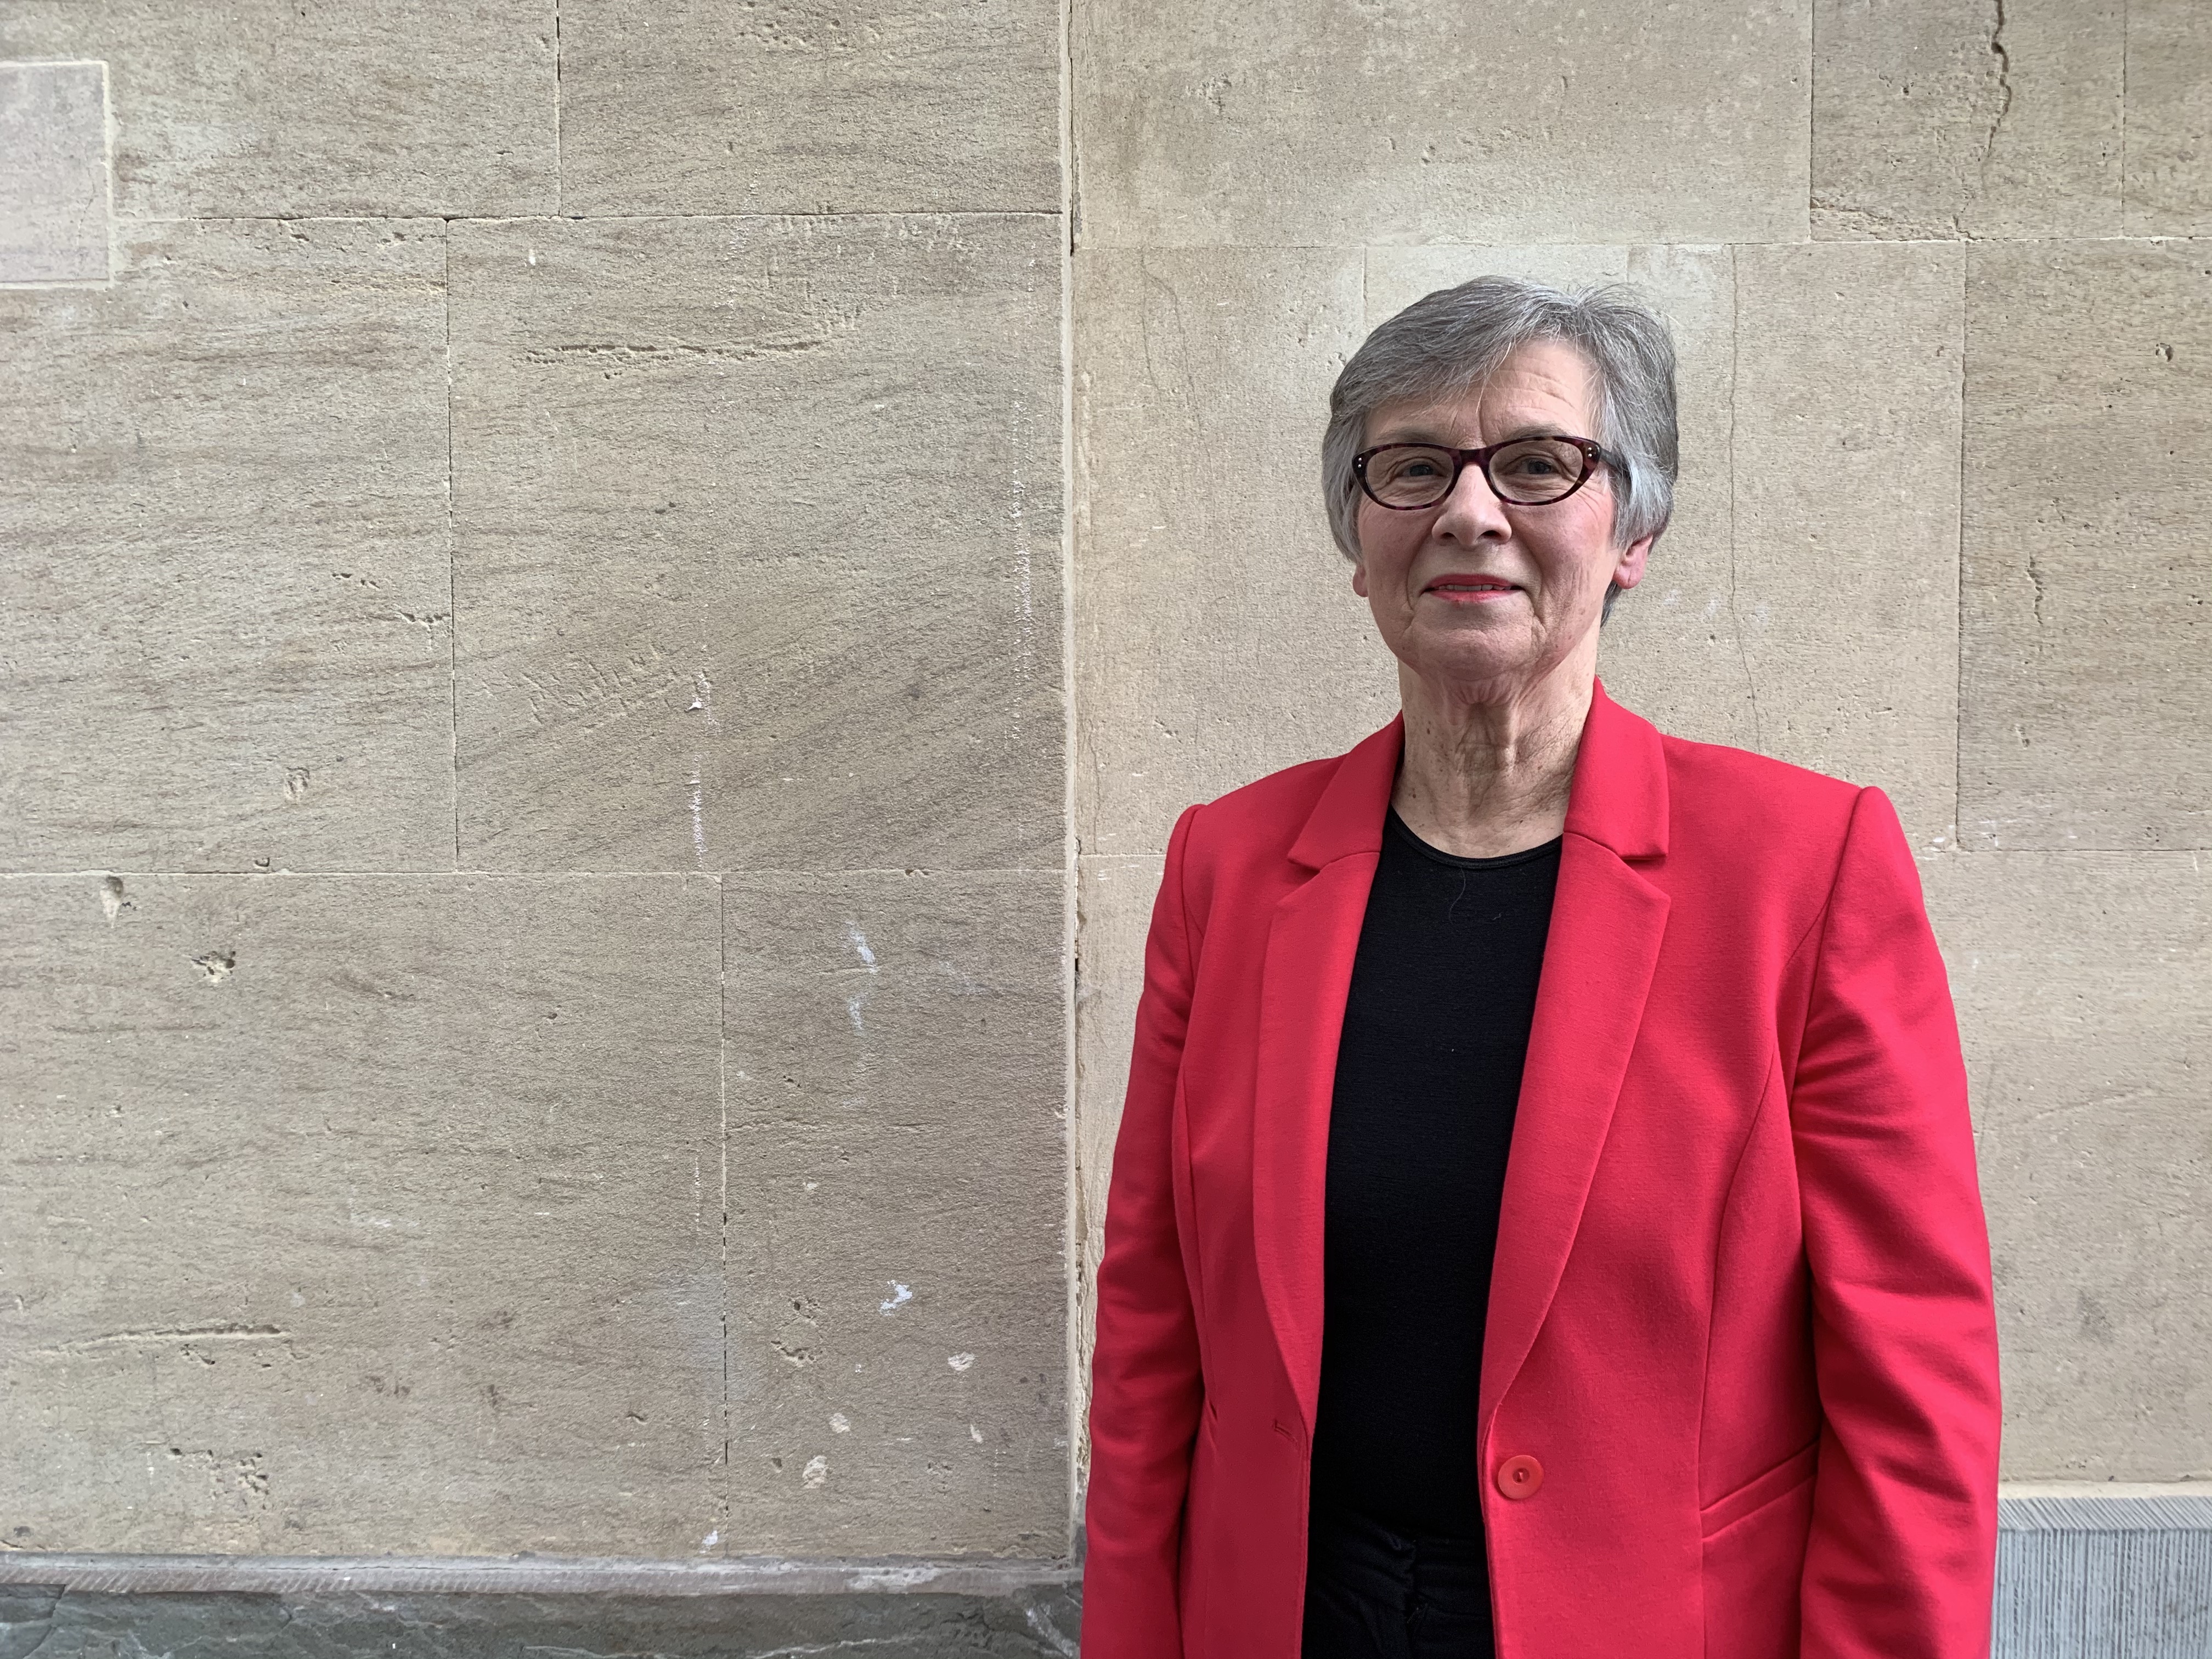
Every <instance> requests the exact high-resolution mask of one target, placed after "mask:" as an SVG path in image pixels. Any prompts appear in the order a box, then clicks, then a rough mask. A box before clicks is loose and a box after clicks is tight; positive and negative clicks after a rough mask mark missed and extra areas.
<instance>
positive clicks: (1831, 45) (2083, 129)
mask: <svg viewBox="0 0 2212 1659" xmlns="http://www.w3.org/2000/svg"><path fill="white" fill-rule="evenodd" d="M2129 9H2130V8H2129V4H2128V3H2127V0H1915V3H1913V4H1911V5H1905V6H1899V5H1897V4H1894V3H1889V0H1814V23H1813V27H1814V43H1815V44H1814V54H1813V234H1814V235H1815V236H1816V237H1841V238H1854V237H1874V238H1893V239H1898V240H1918V239H1923V238H1929V237H1960V236H1967V237H1988V236H2110V235H2116V234H2118V233H2119V230H2120V197H2121V179H2120V168H2121V156H2122V152H2123V149H2124V147H2126V146H2127V145H2131V143H2132V142H2133V140H2132V134H2131V133H2130V137H2129V138H2128V139H2126V140H2123V137H2122V129H2123V126H2124V125H2132V124H2131V122H2124V119H2123V116H2122V112H2121V97H2122V92H2123V88H2125V89H2126V91H2127V93H2128V97H2129V102H2130V112H2132V105H2133V101H2134V96H2133V94H2134V88H2133V87H2132V84H2131V83H2130V80H2129V77H2128V73H2127V64H2126V58H2127V44H2126V43H2127V40H2128V38H2129V34H2128V30H2129V24H2128V21H2127V15H2128V12H2129Z"/></svg>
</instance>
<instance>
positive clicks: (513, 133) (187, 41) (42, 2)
mask: <svg viewBox="0 0 2212 1659" xmlns="http://www.w3.org/2000/svg"><path fill="white" fill-rule="evenodd" d="M554 11H555V0H350V3H346V4H342V5H341V4H306V3H295V0H227V3H225V4H223V5H221V6H210V5H205V4H202V3H197V0H106V3H102V4H100V5H87V4H83V3H81V0H9V5H8V6H7V7H6V9H4V10H0V58H97V59H101V60H104V61H105V62H106V64H107V65H108V72H109V86H110V88H111V96H112V100H113V107H114V114H115V204H116V211H117V212H118V214H120V215H121V216H124V217H125V218H134V219H170V218H191V217H204V218H217V217H223V216H238V217H246V216H263V215H282V216H291V215H302V214H354V215H391V216H403V217H404V216H412V215H418V214H469V213H538V212H546V211H550V210H551V209H552V208H553V207H554V206H555V205H556V199H557V198H556V193H555V173H556V165H557V163H556V153H557V148H558V141H557V138H556V131H555V125H556V114H557V109H558V91H557V87H556V70H555V65H554V53H555V48H554Z"/></svg>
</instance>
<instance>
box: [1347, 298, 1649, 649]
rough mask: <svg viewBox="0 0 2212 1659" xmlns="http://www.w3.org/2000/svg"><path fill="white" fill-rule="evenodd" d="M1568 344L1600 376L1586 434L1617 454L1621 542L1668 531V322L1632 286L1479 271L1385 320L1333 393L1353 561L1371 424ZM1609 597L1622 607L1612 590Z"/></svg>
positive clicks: (1616, 515) (1616, 537) (1616, 538)
mask: <svg viewBox="0 0 2212 1659" xmlns="http://www.w3.org/2000/svg"><path fill="white" fill-rule="evenodd" d="M1538 340H1560V341H1564V342H1565V343H1567V344H1568V345H1571V346H1572V347H1574V348H1575V349H1577V351H1579V352H1580V353H1581V354H1582V356H1583V359H1584V361H1586V362H1588V363H1589V366H1590V368H1591V369H1592V371H1593V372H1594V374H1595V379H1596V382H1597V410H1596V420H1597V430H1596V431H1595V432H1592V433H1589V434H1588V436H1589V437H1592V438H1595V439H1596V440H1597V441H1598V442H1600V443H1601V444H1603V445H1604V446H1605V447H1606V448H1607V450H1609V451H1610V452H1611V453H1613V454H1614V455H1616V456H1618V457H1619V458H1620V460H1621V463H1622V465H1624V466H1625V467H1626V471H1627V474H1628V477H1627V479H1626V489H1623V488H1621V487H1620V485H1621V480H1620V479H1619V478H1618V477H1616V478H1615V480H1614V489H1613V544H1614V545H1615V546H1618V547H1626V546H1627V545H1628V544H1630V543H1631V542H1634V541H1638V540H1640V539H1641V538H1644V537H1645V536H1655V537H1656V536H1657V535H1658V534H1660V533H1661V532H1662V531H1664V530H1665V529H1666V528H1667V523H1668V520H1669V519H1671V518H1672V517H1673V516H1674V475H1675V472H1676V471H1677V469H1678V467H1679V466H1680V444H1679V441H1678V440H1677V437H1676V434H1675V426H1674V337H1673V336H1672V335H1670V334H1669V333H1668V329H1667V324H1666V322H1665V320H1664V319H1662V318H1661V317H1660V316H1659V314H1658V313H1656V312H1655V311H1653V310H1652V309H1651V307H1650V306H1649V305H1647V304H1646V303H1645V302H1644V298H1643V295H1641V294H1639V293H1638V291H1637V290H1636V289H1633V288H1631V287H1629V286H1628V285H1626V283H1601V284H1598V285H1596V286H1594V287H1589V288H1583V289H1560V288H1553V287H1550V286H1548V285H1547V284H1545V283H1532V282H1527V281H1524V280H1522V278H1520V277H1517V276H1477V277H1475V278H1474V280H1473V281H1471V282H1465V283H1461V284H1460V285H1459V286H1458V287H1456V288H1444V289H1437V291H1436V292H1435V293H1433V294H1431V295H1427V296H1425V298H1422V299H1419V300H1416V301H1413V304H1412V305H1409V306H1407V307H1406V308H1405V309H1404V310H1403V311H1401V312H1400V313H1398V314H1397V315H1396V316H1395V317H1393V318H1391V319H1389V320H1388V321H1387V322H1384V323H1383V324H1382V325H1380V326H1378V327H1377V328H1376V330H1375V331H1374V332H1373V333H1371V334H1370V335H1369V336H1368V337H1367V339H1366V342H1365V343H1364V344H1363V345H1361V347H1360V348H1359V349H1358V350H1357V351H1355V352H1353V353H1352V361H1351V362H1347V363H1346V364H1345V366H1344V372H1343V373H1342V374H1339V375H1338V376H1337V377H1336V386H1335V389H1334V391H1332V392H1330V393H1329V398H1328V431H1327V433H1326V434H1325V435H1323V436H1322V445H1321V456H1322V490H1323V492H1324V495H1325V497H1326V499H1327V501H1328V527H1329V530H1330V532H1331V533H1332V534H1334V536H1335V538H1336V544H1337V546H1338V547H1339V548H1340V549H1342V550H1343V552H1344V556H1345V557H1346V558H1348V559H1351V560H1353V561H1354V562H1357V561H1358V557H1359V530H1358V514H1359V496H1360V491H1359V480H1358V478H1357V477H1355V476H1353V473H1352V457H1353V456H1354V455H1356V454H1358V453H1359V451H1360V449H1361V447H1363V446H1364V442H1365V439H1366V434H1367V422H1368V421H1369V419H1370V417H1371V416H1373V415H1374V414H1375V412H1376V410H1379V409H1382V408H1383V407H1385V406H1386V405H1388V404H1395V403H1399V402H1401V401H1404V400H1405V399H1407V398H1435V397H1449V396H1453V395H1455V394H1458V393H1460V392H1466V391H1468V390H1469V389H1471V388H1472V387H1474V386H1476V385H1477V384H1479V383H1480V382H1481V381H1482V380H1485V379H1486V378H1488V376H1489V375H1490V374H1492V372H1493V371H1495V370H1496V369H1497V368H1498V366H1499V365H1500V364H1501V363H1503V362H1504V361H1505V359H1506V358H1507V357H1509V356H1511V355H1512V354H1513V353H1514V352H1515V351H1516V350H1517V349H1520V348H1521V347H1522V346H1524V345H1527V344H1529V343H1532V342H1534V341H1538ZM1617 591H1618V590H1608V591H1607V594H1606V609H1607V611H1611V610H1612V608H1613V595H1614V592H1617Z"/></svg>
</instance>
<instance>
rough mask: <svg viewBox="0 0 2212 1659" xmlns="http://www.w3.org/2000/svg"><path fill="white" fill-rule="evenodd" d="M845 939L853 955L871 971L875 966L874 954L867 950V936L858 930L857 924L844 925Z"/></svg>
mask: <svg viewBox="0 0 2212 1659" xmlns="http://www.w3.org/2000/svg"><path fill="white" fill-rule="evenodd" d="M845 938H846V940H847V942H848V943H849V944H850V945H852V947H853V951H854V954H855V955H856V956H858V957H860V960H861V961H862V962H863V963H866V965H867V967H868V968H869V969H870V970H871V971H872V970H873V969H874V968H875V965H876V953H875V952H874V951H872V950H870V949H869V948H868V936H867V935H866V933H862V932H861V931H860V927H859V926H858V925H857V924H855V923H853V922H849V921H848V922H847V923H846V924H845Z"/></svg>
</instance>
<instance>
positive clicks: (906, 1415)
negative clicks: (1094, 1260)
mask: <svg viewBox="0 0 2212 1659" xmlns="http://www.w3.org/2000/svg"><path fill="white" fill-rule="evenodd" d="M727 881H728V890H727V896H728V916H727V924H726V926H727V936H728V952H729V957H728V973H727V979H726V998H727V1007H728V1010H729V1025H728V1031H729V1044H728V1050H727V1064H728V1068H729V1069H728V1091H729V1092H728V1100H729V1148H730V1157H729V1194H728V1201H727V1207H728V1214H729V1228H730V1251H729V1272H730V1477H729V1478H730V1510H729V1521H728V1523H727V1525H726V1528H725V1537H726V1544H727V1547H729V1548H730V1549H731V1550H732V1552H733V1553H745V1554H797V1555H810V1554H811V1555H938V1554H952V1553H987V1554H1010V1555H1018V1556H1025V1557H1041V1556H1054V1555H1059V1554H1061V1553H1065V1550H1066V1541H1067V1534H1066V1527H1067V1468H1068V1446H1067V1399H1066V1389H1067V1282H1066V1260H1065V1246H1066V1225H1067V1185H1066V1183H1067V1174H1066V1170H1067V1145H1066V1142H1067V1112H1066V1095H1067V1082H1068V1079H1067V1058H1066V1042H1067V1035H1066V1012H1065V1003H1064V1000H1063V996H1064V991H1063V983H1064V969H1063V966H1062V962H1063V954H1064V953H1063V946H1062V941H1063V938H1064V933H1065V927H1066V921H1065V909H1066V898H1065V886H1066V881H1065V878H1064V877H1062V876H1061V875H1060V873H1059V872H998V873H983V874H951V875H946V874H939V875H931V874H924V873H921V872H898V871H891V872H862V873H858V874H851V875H819V876H817V875H799V874H792V875H773V874H763V875H751V874H747V875H740V876H732V877H730V878H727Z"/></svg>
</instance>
